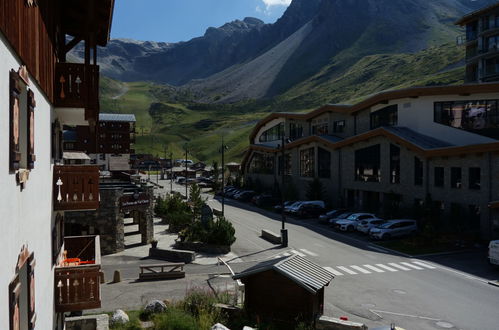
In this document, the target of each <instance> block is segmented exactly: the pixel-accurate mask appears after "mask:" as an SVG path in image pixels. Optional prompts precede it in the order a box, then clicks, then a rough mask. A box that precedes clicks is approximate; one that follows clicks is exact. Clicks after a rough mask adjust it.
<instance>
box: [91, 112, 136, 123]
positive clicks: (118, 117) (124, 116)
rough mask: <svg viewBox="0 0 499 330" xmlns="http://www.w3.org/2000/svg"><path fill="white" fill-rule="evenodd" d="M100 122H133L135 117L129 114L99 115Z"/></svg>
mask: <svg viewBox="0 0 499 330" xmlns="http://www.w3.org/2000/svg"><path fill="white" fill-rule="evenodd" d="M99 120H100V121H123V122H128V123H129V122H135V121H136V120H135V115H134V114H129V113H100V114H99Z"/></svg>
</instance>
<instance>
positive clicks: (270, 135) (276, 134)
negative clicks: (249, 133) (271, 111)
mask: <svg viewBox="0 0 499 330" xmlns="http://www.w3.org/2000/svg"><path fill="white" fill-rule="evenodd" d="M283 135H284V123H280V124H278V125H275V126H274V127H272V128H270V129H268V130H266V131H265V132H263V133H262V135H261V136H260V139H259V141H260V142H273V141H279V140H281V139H282V137H283Z"/></svg>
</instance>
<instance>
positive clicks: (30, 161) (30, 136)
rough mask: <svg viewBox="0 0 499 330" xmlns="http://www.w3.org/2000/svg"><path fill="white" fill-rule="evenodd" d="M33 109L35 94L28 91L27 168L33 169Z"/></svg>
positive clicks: (34, 157) (34, 158)
mask: <svg viewBox="0 0 499 330" xmlns="http://www.w3.org/2000/svg"><path fill="white" fill-rule="evenodd" d="M35 107H36V101H35V94H34V93H33V91H32V90H31V89H30V90H28V130H27V131H28V139H27V141H28V143H27V146H28V150H27V151H28V152H27V155H28V168H29V169H33V168H35V161H36V156H35Z"/></svg>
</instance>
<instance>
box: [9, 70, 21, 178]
mask: <svg viewBox="0 0 499 330" xmlns="http://www.w3.org/2000/svg"><path fill="white" fill-rule="evenodd" d="M19 79H20V78H19V75H18V74H17V72H15V71H14V70H11V71H10V157H9V160H10V166H9V167H10V170H11V171H12V172H14V171H16V170H18V169H19V167H20V162H21V149H20V122H21V109H20V102H21V101H20V97H21V84H20V81H19Z"/></svg>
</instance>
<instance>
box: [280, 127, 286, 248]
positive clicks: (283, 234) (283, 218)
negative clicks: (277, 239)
mask: <svg viewBox="0 0 499 330" xmlns="http://www.w3.org/2000/svg"><path fill="white" fill-rule="evenodd" d="M285 156H286V155H285V154H284V132H283V134H282V139H281V166H280V167H281V222H282V227H281V244H282V246H283V247H288V230H287V229H286V227H285V224H286V215H285V214H284V171H285V169H286V165H285V164H286V163H285Z"/></svg>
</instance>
